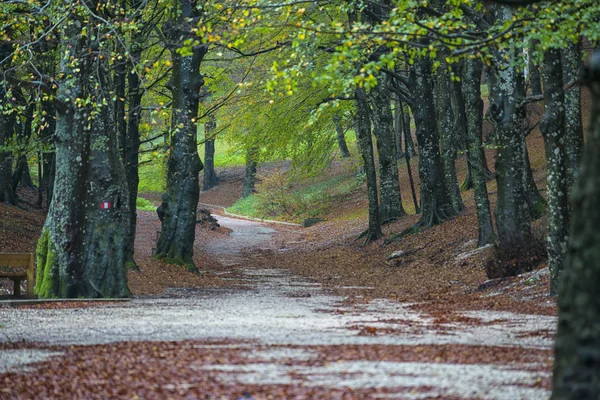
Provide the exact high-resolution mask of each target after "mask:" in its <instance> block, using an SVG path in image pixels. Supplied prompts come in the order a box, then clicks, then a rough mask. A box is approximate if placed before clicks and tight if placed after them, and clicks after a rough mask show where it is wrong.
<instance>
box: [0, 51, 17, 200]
mask: <svg viewBox="0 0 600 400" xmlns="http://www.w3.org/2000/svg"><path fill="white" fill-rule="evenodd" d="M11 52H12V45H11V44H10V43H6V42H5V43H1V44H0V57H2V59H5V58H6V57H8V55H9V54H10V53H11ZM3 72H4V71H3V69H0V74H2V73H3ZM6 90H7V82H6V81H0V107H1V108H4V106H5V105H7V104H6V101H7V100H6ZM13 133H14V114H11V115H6V114H4V113H0V203H8V204H15V194H14V192H13V188H12V162H13V157H12V154H11V152H10V151H6V150H3V149H2V147H3V146H6V145H7V144H8V141H9V139H10V138H11V137H12V135H13Z"/></svg>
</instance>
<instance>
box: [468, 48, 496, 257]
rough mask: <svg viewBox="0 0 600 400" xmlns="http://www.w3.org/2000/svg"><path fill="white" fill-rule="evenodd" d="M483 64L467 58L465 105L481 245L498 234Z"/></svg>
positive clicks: (479, 242)
mask: <svg viewBox="0 0 600 400" xmlns="http://www.w3.org/2000/svg"><path fill="white" fill-rule="evenodd" d="M482 70H483V66H482V63H481V61H479V60H467V61H466V63H465V69H464V74H463V76H464V81H465V82H466V83H467V84H466V85H465V86H464V94H465V105H466V115H467V132H468V137H467V143H468V153H467V154H468V157H469V163H470V165H471V174H472V179H473V188H474V191H473V195H474V196H475V207H476V210H477V224H478V231H479V240H478V241H477V246H478V247H481V246H485V245H487V244H493V243H494V242H495V241H496V234H495V232H494V227H493V225H492V213H491V211H490V200H489V198H488V192H487V185H486V182H487V177H486V175H485V164H484V159H485V158H484V157H485V155H484V152H483V143H482V140H481V138H482V125H483V100H482V99H481V72H482Z"/></svg>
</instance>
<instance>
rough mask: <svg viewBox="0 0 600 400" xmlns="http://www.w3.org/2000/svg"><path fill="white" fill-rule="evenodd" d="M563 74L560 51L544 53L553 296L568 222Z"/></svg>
mask: <svg viewBox="0 0 600 400" xmlns="http://www.w3.org/2000/svg"><path fill="white" fill-rule="evenodd" d="M562 72H563V68H562V63H561V55H560V50H556V49H550V50H547V51H546V53H545V54H544V61H543V63H542V81H543V84H544V105H545V111H544V115H543V116H542V119H541V121H540V130H541V131H542V136H543V137H544V147H545V150H546V193H547V194H546V198H547V202H548V231H547V236H546V248H547V250H548V267H549V269H550V278H551V281H550V283H551V286H550V292H551V293H552V294H556V290H557V288H558V282H559V277H560V274H561V272H562V269H563V262H564V254H565V250H566V247H567V237H568V236H569V221H570V211H569V200H568V192H569V182H568V180H567V161H568V159H567V153H566V149H565V136H566V135H565V119H566V118H565V107H564V106H565V92H564V90H563V76H562Z"/></svg>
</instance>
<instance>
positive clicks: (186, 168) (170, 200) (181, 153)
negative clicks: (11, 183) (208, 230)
mask: <svg viewBox="0 0 600 400" xmlns="http://www.w3.org/2000/svg"><path fill="white" fill-rule="evenodd" d="M180 3H181V5H182V7H181V13H180V15H179V17H178V18H179V20H178V21H172V26H171V27H170V29H169V30H170V35H169V36H170V37H171V39H172V43H170V44H169V48H170V51H171V58H172V60H173V71H172V74H173V75H172V93H173V118H174V120H175V131H174V132H173V136H172V138H171V153H170V155H169V161H168V167H167V168H168V169H167V188H166V195H165V201H166V203H167V209H166V212H165V218H164V219H163V221H162V229H161V232H160V237H159V239H158V243H157V244H156V257H157V258H164V259H165V260H166V261H167V262H169V263H174V264H179V265H186V266H187V267H188V269H189V270H191V271H197V269H196V266H195V265H194V261H193V253H194V248H193V246H194V239H195V237H196V208H197V207H198V198H199V196H200V184H199V181H198V175H199V173H200V171H201V170H202V161H200V157H199V156H198V148H197V128H196V118H197V117H198V104H199V100H200V88H201V87H202V85H203V84H204V80H203V78H202V75H201V74H200V63H201V61H202V58H203V57H204V55H205V54H206V51H207V49H208V48H207V46H206V45H200V46H198V47H195V48H194V49H193V55H192V56H188V57H184V56H182V55H181V54H180V53H179V52H178V51H177V50H178V47H179V45H180V43H181V40H183V39H182V38H185V37H187V36H186V35H189V34H190V33H189V26H188V25H189V24H190V22H189V20H191V19H192V18H193V17H194V16H195V15H196V9H195V6H194V4H193V3H194V2H192V1H191V0H181V1H180Z"/></svg>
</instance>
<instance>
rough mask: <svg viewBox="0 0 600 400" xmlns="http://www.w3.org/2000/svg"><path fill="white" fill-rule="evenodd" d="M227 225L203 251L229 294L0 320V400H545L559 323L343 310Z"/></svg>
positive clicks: (253, 233)
mask: <svg viewBox="0 0 600 400" xmlns="http://www.w3.org/2000/svg"><path fill="white" fill-rule="evenodd" d="M219 223H221V224H222V225H223V226H225V227H227V228H229V229H231V230H232V232H231V235H230V237H229V238H220V239H214V240H212V241H210V242H208V243H206V244H205V245H204V246H203V248H202V249H200V251H204V252H207V253H209V254H210V255H212V256H213V257H214V258H215V260H216V261H218V262H219V263H221V264H222V265H225V266H229V267H230V269H231V274H230V275H231V278H228V277H227V276H228V275H229V274H228V272H227V271H225V272H223V279H230V280H231V281H232V288H214V289H207V288H186V289H177V288H172V289H169V290H168V291H167V292H166V293H165V294H164V295H163V296H160V297H141V298H134V299H133V300H132V301H131V302H129V303H126V304H109V305H105V306H98V307H90V308H68V309H27V308H14V309H11V308H4V309H0V342H3V343H4V345H3V347H1V346H0V373H3V372H4V373H5V374H4V375H0V398H30V396H31V395H35V394H39V393H41V392H36V390H49V389H47V388H45V389H40V388H41V387H43V385H47V386H48V385H49V387H50V388H51V387H52V385H53V383H52V382H54V385H56V381H58V382H60V377H61V376H63V375H61V374H64V376H66V377H68V376H69V373H73V371H75V370H77V371H78V373H80V374H81V375H83V376H84V377H83V378H82V381H81V382H80V383H79V384H78V386H77V390H78V391H75V388H74V389H72V391H67V392H64V391H65V390H67V389H66V388H67V387H68V385H67V386H65V385H63V386H60V385H59V388H58V389H57V390H61V391H63V394H62V395H66V396H67V397H69V398H96V397H97V398H103V397H105V398H107V397H110V398H131V397H135V396H138V397H139V396H140V394H141V395H142V396H141V398H166V397H163V396H162V395H161V393H162V394H164V393H168V394H169V397H172V398H203V399H204V398H206V399H222V398H223V399H231V400H237V399H238V398H239V397H240V396H246V397H245V398H254V399H257V400H258V399H267V398H274V399H287V398H299V399H300V398H302V399H312V398H323V399H335V398H341V399H354V398H356V399H370V398H387V399H425V398H460V399H507V400H508V399H510V400H515V399H542V398H546V397H548V395H549V391H548V389H549V385H550V379H549V378H550V368H551V367H550V366H551V362H552V360H551V356H552V355H551V346H552V343H553V341H552V338H551V334H552V332H553V331H554V326H555V324H556V320H555V318H554V317H547V316H537V315H520V314H513V313H498V312H469V313H464V315H462V316H461V319H460V321H461V322H460V323H458V322H452V323H444V322H440V321H436V320H433V319H431V318H429V317H427V316H424V315H420V314H418V313H416V312H414V311H411V309H409V308H408V307H407V306H408V305H406V304H400V303H393V302H390V301H384V300H378V301H373V302H371V303H369V304H362V305H357V304H349V303H347V302H345V301H344V300H345V299H344V298H342V297H338V296H333V295H330V294H328V293H327V292H325V291H324V290H323V289H322V288H321V287H320V285H319V284H317V283H314V282H310V281H307V280H306V279H302V278H299V277H296V276H293V275H291V274H290V273H289V272H288V271H286V270H281V269H273V268H270V266H269V265H267V264H264V263H262V265H261V262H258V263H257V262H256V261H257V259H258V260H259V261H260V260H265V261H264V262H265V263H266V262H267V261H266V260H268V257H263V258H261V254H268V253H269V252H271V251H275V246H274V242H273V240H272V235H273V233H274V232H275V230H274V228H273V227H270V226H267V225H264V224H260V223H256V222H251V221H244V220H239V219H232V218H227V217H220V218H219ZM249 251H252V252H253V253H252V256H251V257H252V258H253V262H252V263H248V262H247V261H248V258H249V257H250V255H249V253H248V252H249ZM257 264H258V265H260V267H252V266H250V265H257ZM239 283H245V284H246V285H247V287H248V289H239ZM233 287H238V288H237V289H233ZM454 321H456V319H454ZM540 332H547V333H548V335H547V337H540V335H539V333H540ZM21 341H25V344H19V343H20V342H21ZM167 341H177V343H165V342H167ZM32 342H38V343H41V344H40V345H36V346H32V345H31V343H32ZM155 342H160V343H155ZM0 345H1V343H0ZM32 347H35V349H32ZM2 349H3V350H2ZM183 349H185V352H184V351H183ZM44 360H46V361H44ZM82 360H84V361H82ZM90 360H91V361H90ZM86 362H87V364H86ZM35 363H37V364H35ZM107 365H108V366H109V367H107ZM174 366H177V368H178V369H177V370H176V371H177V372H176V373H175V372H173V371H175V370H174V369H173V368H174ZM23 368H27V369H28V370H29V371H28V372H23ZM107 368H108V369H107ZM8 371H10V372H8ZM32 371H34V372H32ZM69 371H70V372H69ZM103 371H104V372H103ZM128 371H129V372H128ZM131 371H134V372H135V373H136V374H137V375H134V373H133V372H131ZM136 371H137V372H136ZM150 371H153V372H152V374H150ZM103 373H105V374H108V378H107V377H105V378H103V379H100V378H99V377H100V376H104V375H102V374H103ZM111 374H113V375H122V376H127V374H130V375H131V376H137V377H138V378H137V379H136V380H135V381H134V382H135V384H133V382H129V381H127V382H126V380H118V381H114V380H111V378H110V376H111ZM90 376H93V377H94V379H92V380H91V381H90V378H89V377H90ZM64 379H67V380H68V379H69V378H64ZM107 379H108V383H107ZM7 382H11V387H7V386H5V387H4V388H3V387H2V385H3V383H7ZM161 382H163V383H161ZM34 383H35V385H32V384H34ZM36 388H37V389H36ZM117 389H118V391H116V392H114V393H113V392H112V391H113V390H117ZM245 392H247V393H245ZM65 393H66V394H65ZM107 393H113V394H112V395H108V394H107ZM244 393H245V394H244ZM200 394H201V395H202V396H205V397H200ZM134 395H135V396H134ZM53 396H55V397H54V398H59V396H58V395H50V397H51V398H52V397H53ZM248 396H252V397H248ZM268 396H271V397H268ZM242 398H244V397H242Z"/></svg>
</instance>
